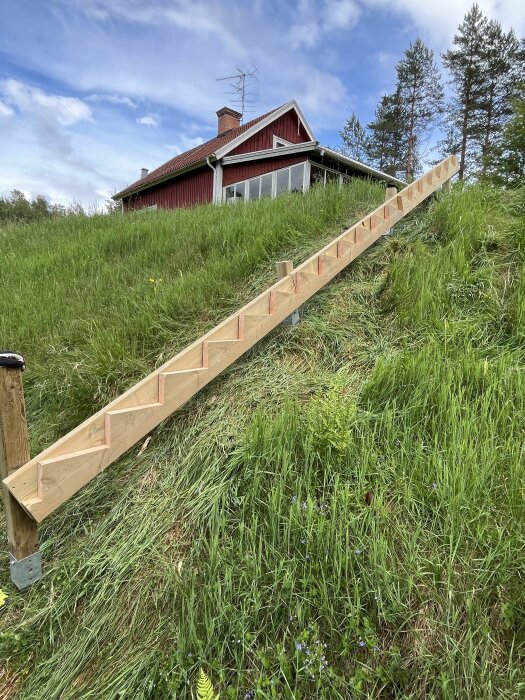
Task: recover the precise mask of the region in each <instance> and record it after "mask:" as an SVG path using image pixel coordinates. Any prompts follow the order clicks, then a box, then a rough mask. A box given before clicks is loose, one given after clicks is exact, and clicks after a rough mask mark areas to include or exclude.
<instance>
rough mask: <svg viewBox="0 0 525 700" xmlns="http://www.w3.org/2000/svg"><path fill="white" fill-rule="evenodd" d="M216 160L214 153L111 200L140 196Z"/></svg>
mask: <svg viewBox="0 0 525 700" xmlns="http://www.w3.org/2000/svg"><path fill="white" fill-rule="evenodd" d="M216 160H217V156H216V154H215V153H212V155H211V156H208V157H207V158H201V160H198V161H197V162H196V163H192V164H191V165H187V166H186V167H185V168H180V170H176V171H175V172H173V173H169V174H168V175H163V176H161V177H158V178H156V179H155V180H151V181H150V182H148V183H147V184H145V185H142V186H141V184H140V181H139V182H138V183H137V184H136V185H135V186H134V187H131V188H129V187H127V188H126V189H123V190H121V191H120V192H117V193H116V194H114V195H113V196H112V197H111V199H113V200H115V201H116V202H118V201H121V200H122V199H124V198H125V197H131V196H132V195H134V194H138V193H139V192H143V191H144V190H148V189H149V188H150V187H155V185H160V184H162V183H163V182H167V181H168V180H172V179H173V178H175V177H178V176H179V175H184V174H185V173H189V172H191V171H192V170H196V169H197V168H201V167H202V166H203V165H206V164H207V162H208V161H211V162H212V163H213V162H215V161H216Z"/></svg>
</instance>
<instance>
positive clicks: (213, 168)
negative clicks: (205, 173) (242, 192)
mask: <svg viewBox="0 0 525 700" xmlns="http://www.w3.org/2000/svg"><path fill="white" fill-rule="evenodd" d="M206 163H207V164H208V165H209V166H210V168H211V169H212V170H213V196H212V202H213V204H217V168H216V167H215V166H213V165H212V164H211V163H210V157H209V156H206Z"/></svg>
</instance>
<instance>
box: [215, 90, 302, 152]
mask: <svg viewBox="0 0 525 700" xmlns="http://www.w3.org/2000/svg"><path fill="white" fill-rule="evenodd" d="M291 109H293V110H295V112H296V113H297V115H298V117H299V119H300V120H301V121H302V123H303V126H304V128H305V129H306V133H307V134H308V136H309V137H310V140H311V141H315V136H314V133H313V131H312V130H311V129H310V127H309V126H308V123H307V121H306V119H305V118H304V116H303V113H302V112H301V110H300V109H299V106H298V104H297V102H296V101H295V100H291V101H290V102H287V103H286V104H284V105H282V107H279V108H278V109H276V110H274V111H273V112H272V113H271V114H269V115H268V116H267V117H265V118H264V119H261V121H260V122H257V124H254V125H253V126H252V127H251V128H250V129H248V130H247V131H245V132H244V133H243V134H240V135H239V136H237V138H235V139H233V140H232V141H230V142H229V143H227V144H226V145H225V146H223V147H222V148H218V149H217V151H216V156H217V158H222V157H223V156H225V155H226V154H227V153H230V152H231V151H233V150H234V149H235V148H237V146H239V145H240V144H241V143H244V141H246V140H247V139H249V138H251V137H252V136H253V135H254V134H256V133H257V132H259V131H261V130H262V129H264V128H265V127H267V126H268V125H269V124H271V123H272V122H274V121H275V120H276V119H279V117H282V116H283V114H286V112H289V111H290V110H291Z"/></svg>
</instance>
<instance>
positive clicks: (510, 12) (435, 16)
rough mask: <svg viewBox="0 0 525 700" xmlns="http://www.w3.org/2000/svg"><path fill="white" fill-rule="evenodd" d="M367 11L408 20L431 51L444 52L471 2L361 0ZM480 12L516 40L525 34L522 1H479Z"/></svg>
mask: <svg viewBox="0 0 525 700" xmlns="http://www.w3.org/2000/svg"><path fill="white" fill-rule="evenodd" d="M362 2H363V3H364V4H365V5H368V6H369V7H381V8H383V9H384V11H385V13H386V14H388V15H404V16H405V17H407V16H408V17H409V18H410V19H411V20H412V22H413V24H414V25H415V27H416V28H417V29H419V30H421V31H423V32H424V33H425V34H426V36H427V37H428V39H429V40H430V41H431V42H432V43H433V45H434V48H436V49H438V50H442V49H444V48H446V47H447V46H448V45H449V44H450V41H451V39H452V37H453V36H454V34H455V32H456V29H457V27H458V25H459V24H460V23H461V22H462V20H463V17H464V16H465V14H466V13H467V12H468V11H469V10H470V8H471V7H472V4H473V0H439V1H438V0H433V1H430V0H427V1H426V2H421V0H397V2H395V3H392V2H391V1H390V0H362ZM478 5H479V6H480V8H481V10H482V12H483V13H484V14H485V15H486V16H487V17H490V18H492V19H496V20H498V21H499V22H501V24H502V25H503V27H504V29H506V30H508V29H510V27H513V28H514V30H515V31H516V33H517V34H518V36H521V35H522V33H523V32H524V31H525V3H523V1H522V0H478Z"/></svg>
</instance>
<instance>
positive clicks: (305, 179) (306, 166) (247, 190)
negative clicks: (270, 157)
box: [222, 161, 310, 204]
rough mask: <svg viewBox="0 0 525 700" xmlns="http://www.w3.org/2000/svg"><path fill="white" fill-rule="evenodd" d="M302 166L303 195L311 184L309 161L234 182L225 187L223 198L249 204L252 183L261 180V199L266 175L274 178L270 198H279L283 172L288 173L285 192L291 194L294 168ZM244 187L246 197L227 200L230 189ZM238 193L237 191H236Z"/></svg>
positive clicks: (230, 201)
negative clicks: (278, 185)
mask: <svg viewBox="0 0 525 700" xmlns="http://www.w3.org/2000/svg"><path fill="white" fill-rule="evenodd" d="M299 165H301V166H302V167H303V189H302V191H303V193H304V192H306V191H307V190H308V189H309V183H310V166H309V162H308V161H303V162H301V163H294V164H293V165H287V166H286V168H279V169H278V170H270V172H269V173H262V174H261V175H256V176H255V177H250V178H248V179H247V180H239V182H232V184H231V185H227V186H226V187H223V190H222V198H223V201H224V202H228V203H230V204H231V203H232V202H239V201H241V199H242V201H243V202H247V201H249V199H250V182H252V181H253V180H259V196H258V197H257V199H261V182H262V178H263V177H265V176H266V175H271V177H272V188H271V194H270V197H271V198H272V199H273V198H274V197H276V196H277V173H280V172H283V171H285V170H287V171H288V189H287V190H285V191H286V192H290V184H291V181H292V168H296V167H297V166H299ZM242 185H244V196H243V197H242V198H241V197H231V198H230V199H226V190H227V189H229V188H230V187H235V188H237V187H238V188H239V189H240V188H241V186H242ZM235 191H236V190H235Z"/></svg>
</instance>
